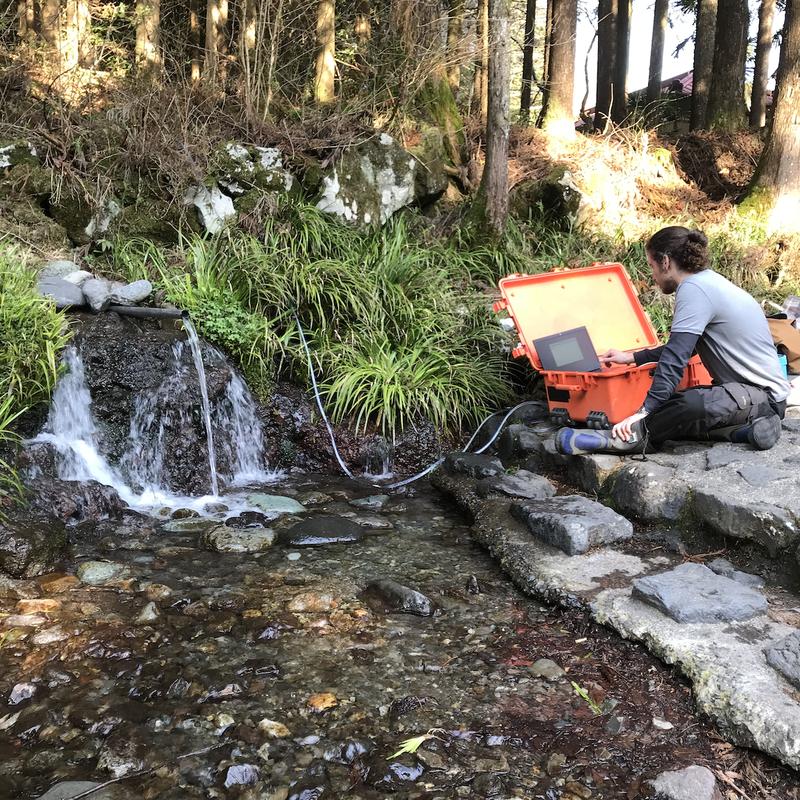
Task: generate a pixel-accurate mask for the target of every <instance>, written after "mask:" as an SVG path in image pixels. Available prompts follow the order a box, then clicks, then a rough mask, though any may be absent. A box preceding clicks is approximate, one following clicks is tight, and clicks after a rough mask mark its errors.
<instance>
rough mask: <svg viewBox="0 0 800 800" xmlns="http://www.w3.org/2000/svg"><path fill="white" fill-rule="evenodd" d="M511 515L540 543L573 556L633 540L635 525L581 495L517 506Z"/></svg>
mask: <svg viewBox="0 0 800 800" xmlns="http://www.w3.org/2000/svg"><path fill="white" fill-rule="evenodd" d="M511 514H512V516H514V517H515V518H516V519H518V520H519V521H520V522H523V523H525V524H526V525H527V526H528V529H529V530H530V532H531V533H532V534H533V535H534V536H536V537H537V538H538V539H541V540H542V541H543V542H546V543H547V544H550V545H553V547H557V548H558V549H559V550H563V551H564V552H565V553H566V554H567V555H570V556H574V555H579V554H581V553H585V552H586V551H587V550H588V549H589V548H590V547H594V546H595V545H601V544H610V543H611V542H618V541H621V540H623V539H630V538H631V536H633V525H632V524H631V522H630V521H629V520H627V519H625V517H622V516H620V515H619V514H617V512H616V511H613V510H612V509H610V508H608V506H604V505H602V504H601V503H597V502H595V501H594V500H589V498H587V497H580V496H578V495H569V496H566V497H553V498H551V499H549V500H538V501H537V500H532V501H528V502H525V503H514V504H512V506H511Z"/></svg>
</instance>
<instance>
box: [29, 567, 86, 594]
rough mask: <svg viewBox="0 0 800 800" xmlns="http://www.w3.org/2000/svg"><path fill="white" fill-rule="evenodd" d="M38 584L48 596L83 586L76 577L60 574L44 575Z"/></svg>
mask: <svg viewBox="0 0 800 800" xmlns="http://www.w3.org/2000/svg"><path fill="white" fill-rule="evenodd" d="M36 583H38V584H39V586H40V587H41V589H42V591H43V592H47V594H60V593H61V592H67V591H69V590H70V589H74V588H75V587H76V586H80V585H81V582H80V581H79V580H78V579H77V578H76V577H75V576H74V575H62V574H60V573H58V572H53V573H51V574H50V575H42V576H41V577H40V578H37V579H36Z"/></svg>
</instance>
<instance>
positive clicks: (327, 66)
mask: <svg viewBox="0 0 800 800" xmlns="http://www.w3.org/2000/svg"><path fill="white" fill-rule="evenodd" d="M335 79H336V6H335V2H334V0H319V5H318V6H317V67H316V75H315V78H314V99H315V100H316V101H317V103H318V104H319V105H328V104H330V103H332V102H333V101H334V99H335V93H334V82H335Z"/></svg>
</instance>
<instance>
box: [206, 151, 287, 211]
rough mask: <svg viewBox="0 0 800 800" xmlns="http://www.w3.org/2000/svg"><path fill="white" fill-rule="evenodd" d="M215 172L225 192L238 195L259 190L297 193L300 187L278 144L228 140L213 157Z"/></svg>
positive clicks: (234, 196)
mask: <svg viewBox="0 0 800 800" xmlns="http://www.w3.org/2000/svg"><path fill="white" fill-rule="evenodd" d="M211 175H212V177H213V178H214V180H215V181H216V183H217V184H218V185H219V187H220V189H222V191H223V192H225V194H227V195H229V196H230V197H233V198H236V197H240V196H241V195H243V194H246V193H247V192H249V191H252V190H254V189H258V190H260V191H261V192H269V193H273V194H278V195H284V194H287V195H291V196H296V195H299V193H300V186H299V184H298V182H297V181H296V180H295V178H294V176H293V175H292V173H291V172H290V171H289V169H288V168H287V167H286V166H285V164H284V156H283V153H281V151H280V150H279V149H278V148H276V147H246V146H245V145H242V144H236V143H233V142H228V143H227V144H225V145H223V146H222V147H220V148H218V149H217V150H216V151H215V153H214V154H213V155H212V157H211Z"/></svg>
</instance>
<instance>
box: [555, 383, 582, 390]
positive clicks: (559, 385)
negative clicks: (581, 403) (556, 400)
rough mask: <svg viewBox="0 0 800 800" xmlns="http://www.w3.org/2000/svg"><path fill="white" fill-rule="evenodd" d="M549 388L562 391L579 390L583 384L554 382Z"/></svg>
mask: <svg viewBox="0 0 800 800" xmlns="http://www.w3.org/2000/svg"><path fill="white" fill-rule="evenodd" d="M550 388H551V389H558V390H559V391H562V392H579V391H581V389H583V386H581V385H580V384H578V383H554V384H553V385H552V386H551V387H550Z"/></svg>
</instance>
